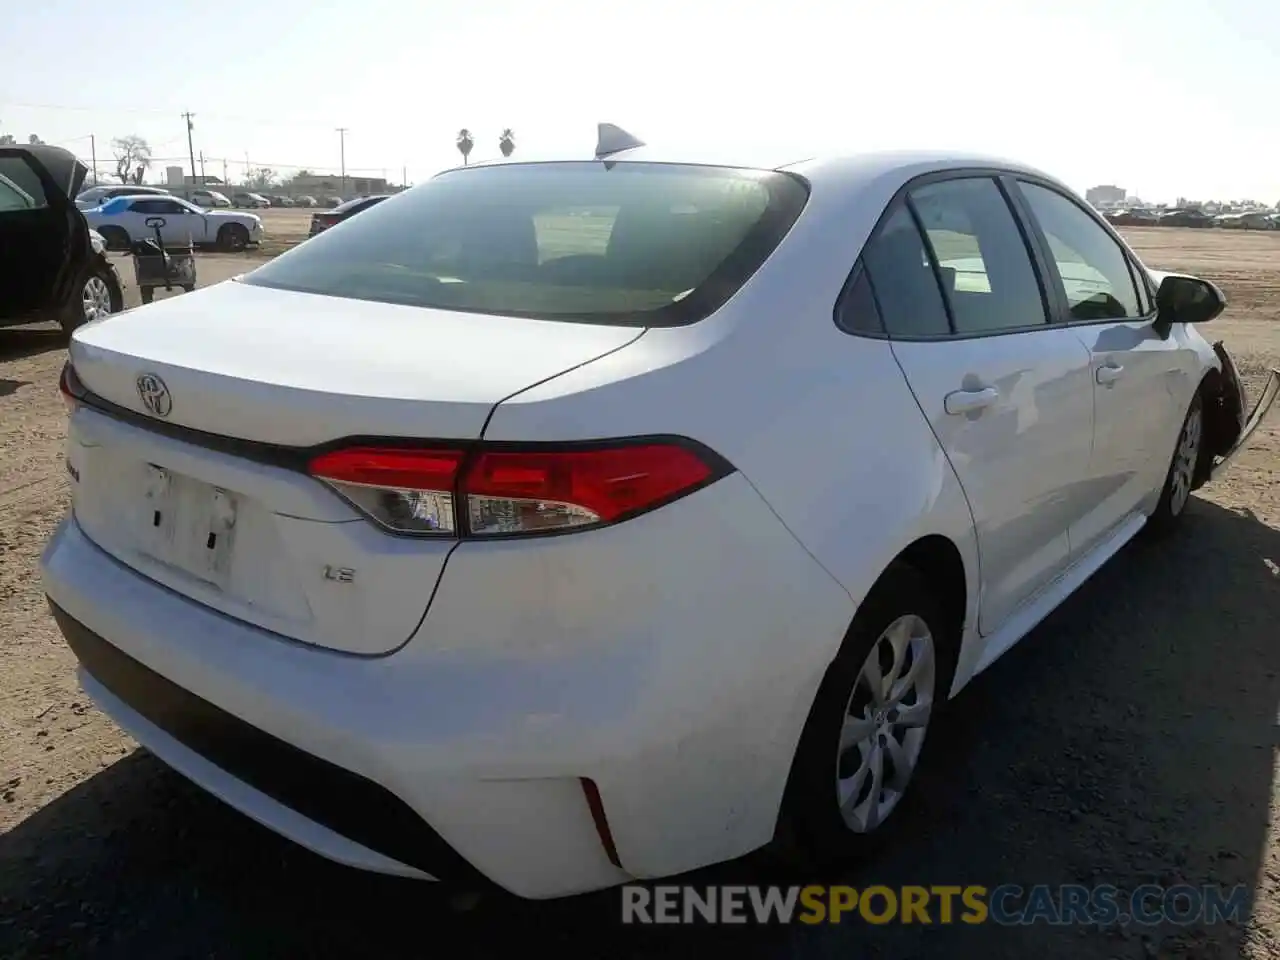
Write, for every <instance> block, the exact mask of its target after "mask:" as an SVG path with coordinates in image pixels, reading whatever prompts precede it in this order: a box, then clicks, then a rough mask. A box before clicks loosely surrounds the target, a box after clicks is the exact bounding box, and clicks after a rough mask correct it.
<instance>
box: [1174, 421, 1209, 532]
mask: <svg viewBox="0 0 1280 960" xmlns="http://www.w3.org/2000/svg"><path fill="white" fill-rule="evenodd" d="M1200 425H1201V420H1200V411H1199V410H1192V411H1191V412H1190V413H1189V414H1187V422H1186V423H1184V424H1183V425H1182V434H1181V435H1180V436H1179V437H1178V449H1177V450H1176V451H1175V452H1174V454H1173V474H1172V476H1171V477H1170V487H1169V512H1170V513H1173V514H1179V513H1181V512H1182V509H1183V508H1184V507H1185V506H1186V505H1187V501H1188V500H1189V499H1190V498H1191V482H1192V481H1193V480H1194V479H1195V474H1196V462H1197V461H1198V460H1199V459H1200Z"/></svg>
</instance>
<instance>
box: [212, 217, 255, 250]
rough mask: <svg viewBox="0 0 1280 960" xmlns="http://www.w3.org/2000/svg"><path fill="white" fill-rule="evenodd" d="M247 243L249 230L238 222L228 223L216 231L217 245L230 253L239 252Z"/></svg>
mask: <svg viewBox="0 0 1280 960" xmlns="http://www.w3.org/2000/svg"><path fill="white" fill-rule="evenodd" d="M248 245H249V231H248V230H246V229H245V228H244V227H242V226H240V224H238V223H228V224H227V225H226V226H224V227H223V228H222V229H221V230H219V231H218V246H219V247H221V248H222V249H223V250H227V251H229V252H231V253H239V252H240V251H241V250H243V249H244V248H245V247H247V246H248Z"/></svg>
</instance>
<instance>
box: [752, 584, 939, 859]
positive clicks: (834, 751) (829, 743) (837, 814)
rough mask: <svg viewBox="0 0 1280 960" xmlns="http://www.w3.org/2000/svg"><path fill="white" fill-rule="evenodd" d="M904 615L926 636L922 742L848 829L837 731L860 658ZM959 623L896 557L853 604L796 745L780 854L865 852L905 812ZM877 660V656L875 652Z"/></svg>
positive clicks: (925, 756) (803, 855)
mask: <svg viewBox="0 0 1280 960" xmlns="http://www.w3.org/2000/svg"><path fill="white" fill-rule="evenodd" d="M906 616H914V617H918V618H920V620H922V621H923V622H924V624H926V625H927V628H928V632H929V633H930V634H931V636H932V638H933V643H932V648H933V655H934V656H933V664H934V667H933V673H934V681H933V694H932V701H931V706H930V710H931V714H930V722H929V723H928V725H927V726H926V727H925V728H924V742H923V745H922V746H921V748H920V750H919V753H918V759H917V761H916V763H915V765H914V767H913V772H912V774H911V777H910V779H909V780H908V781H907V783H906V785H905V788H904V789H903V790H902V791H901V792H900V799H899V801H898V802H897V804H896V805H895V806H894V807H893V808H892V809H891V810H890V811H889V812H888V813H887V814H886V815H885V817H884V819H883V820H882V821H881V822H880V823H879V825H878V826H876V827H875V828H874V829H871V830H868V831H865V832H856V831H855V830H853V829H852V828H851V827H850V826H849V825H848V824H847V823H846V822H845V819H844V816H843V815H842V813H841V810H840V804H839V800H838V797H837V788H836V781H837V776H838V771H840V770H841V769H847V768H842V762H843V761H842V759H841V754H840V740H841V732H842V729H843V726H844V724H845V719H846V717H847V716H848V715H849V711H850V707H851V697H852V696H853V695H854V694H855V691H856V690H857V689H858V685H859V678H860V675H861V673H862V668H863V665H864V663H865V662H866V661H867V660H868V658H869V656H870V654H871V653H872V651H873V649H877V648H879V649H880V652H881V653H883V652H884V649H883V648H884V644H887V643H888V641H887V640H883V639H882V638H883V635H884V633H885V630H886V629H887V628H888V627H889V626H890V625H891V624H894V623H895V622H896V621H898V620H900V619H901V618H903V617H906ZM960 629H961V625H960V624H952V623H948V622H947V618H946V617H945V615H944V613H943V609H942V607H941V605H940V604H939V603H938V600H937V591H936V590H933V589H931V588H930V585H929V582H928V580H927V579H926V578H925V577H924V576H923V575H922V574H921V573H920V572H919V571H918V570H917V569H916V568H915V567H913V566H910V565H909V564H906V563H902V562H898V563H895V564H894V565H893V566H891V567H890V568H889V569H888V570H887V571H886V572H885V573H884V575H883V576H882V577H881V578H880V580H879V582H878V583H877V584H876V586H875V587H874V588H873V589H872V591H871V593H870V594H869V595H868V596H867V598H866V599H865V600H864V601H863V603H862V606H861V607H860V608H859V609H858V612H857V614H856V616H855V617H854V619H853V623H852V624H851V625H850V627H849V631H848V633H847V634H846V635H845V639H844V643H843V644H842V645H841V648H840V652H839V653H838V654H837V655H836V658H835V660H834V661H833V662H832V664H831V666H830V667H828V668H827V672H826V675H825V676H824V677H823V680H822V683H821V685H820V686H819V688H818V693H817V696H816V697H815V698H814V702H813V706H812V708H811V709H810V711H809V718H808V720H807V721H806V723H805V728H804V732H803V734H802V735H801V738H800V744H799V746H798V748H797V749H796V755H795V759H794V760H793V761H792V767H791V775H790V778H789V780H788V783H787V789H786V794H785V797H784V800H783V805H782V812H781V815H780V817H779V825H778V826H779V829H778V834H777V838H776V840H775V843H774V848H773V849H774V853H776V854H780V855H781V857H782V859H783V860H784V861H785V862H787V863H788V864H790V865H791V866H802V867H805V868H818V867H821V866H824V865H827V864H831V863H834V862H838V861H840V860H844V859H847V858H851V857H860V856H865V855H867V854H869V853H871V852H872V851H873V850H874V849H875V848H877V847H879V846H880V845H881V844H883V843H884V842H885V841H886V840H888V839H889V838H890V837H891V836H892V835H893V834H894V833H896V832H897V831H898V829H899V825H900V824H901V823H902V822H903V821H904V820H906V819H909V813H910V811H909V810H906V809H904V803H905V804H906V805H907V806H909V805H910V803H911V799H912V796H911V786H912V784H913V783H916V782H918V781H919V779H920V769H921V767H922V766H923V765H925V764H927V763H928V762H929V758H930V753H931V751H930V749H929V748H930V746H931V742H932V741H936V740H937V739H938V738H937V737H936V736H930V733H931V731H933V730H934V729H935V728H936V725H937V722H938V720H937V714H938V711H939V710H940V709H941V708H942V707H943V706H944V704H945V701H946V698H947V695H948V694H949V693H950V690H951V682H952V678H953V677H954V676H955V657H956V650H957V648H958V638H959V633H960ZM880 662H881V663H882V664H883V662H884V661H883V658H881V661H880ZM905 669H906V668H905V667H904V670H905ZM879 742H881V743H883V742H884V741H883V739H881V740H880V741H879ZM899 742H900V741H899ZM850 755H851V754H849V755H846V756H850ZM885 756H887V754H885ZM888 769H889V768H886V771H887V770H888Z"/></svg>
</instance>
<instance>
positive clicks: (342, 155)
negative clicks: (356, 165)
mask: <svg viewBox="0 0 1280 960" xmlns="http://www.w3.org/2000/svg"><path fill="white" fill-rule="evenodd" d="M338 159H339V162H340V163H341V164H342V196H343V198H344V199H345V198H346V196H347V128H346V127H339V128H338Z"/></svg>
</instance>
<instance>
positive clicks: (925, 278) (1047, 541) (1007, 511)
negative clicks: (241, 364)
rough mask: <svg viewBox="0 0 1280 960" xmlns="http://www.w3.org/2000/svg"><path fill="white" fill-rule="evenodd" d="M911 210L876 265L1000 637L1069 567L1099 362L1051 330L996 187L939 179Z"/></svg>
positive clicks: (915, 195)
mask: <svg viewBox="0 0 1280 960" xmlns="http://www.w3.org/2000/svg"><path fill="white" fill-rule="evenodd" d="M909 202H910V204H911V206H912V208H913V210H914V216H913V213H912V210H909V209H908V208H907V207H906V206H903V207H900V208H899V209H898V210H897V211H896V212H894V213H893V214H892V216H891V217H890V219H889V221H888V222H886V224H885V226H884V228H883V230H882V232H881V234H880V235H879V236H878V237H877V238H875V239H874V240H873V241H872V243H871V244H869V245H868V248H867V250H866V252H865V253H864V264H865V266H866V268H867V270H868V273H869V278H870V280H871V283H872V286H873V287H874V292H875V295H876V298H877V301H878V302H879V304H880V307H881V312H882V314H883V315H884V323H885V325H886V328H887V329H888V332H889V335H890V337H891V339H892V343H893V352H894V355H895V357H896V358H897V360H898V363H899V364H900V365H901V367H902V370H903V372H904V374H905V375H906V378H907V381H908V383H909V384H910V386H911V389H912V391H913V392H914V393H915V396H916V399H917V401H918V402H919V403H920V407H921V409H922V410H923V412H924V414H925V416H926V417H927V418H928V420H929V423H930V424H931V426H932V428H933V431H934V434H935V435H936V436H937V438H938V440H939V442H940V443H941V445H942V447H943V449H944V450H945V451H946V454H947V456H948V457H949V459H950V461H951V464H952V466H953V468H954V469H955V471H956V475H957V477H958V478H959V480H960V484H961V486H962V487H963V488H964V492H965V495H966V497H967V498H968V500H969V505H970V509H971V510H972V513H973V519H974V524H975V529H976V533H977V539H978V550H979V562H980V576H981V583H980V585H979V588H980V599H979V611H978V613H979V617H978V619H979V628H980V630H981V632H982V633H984V634H990V633H992V632H994V631H995V630H997V629H999V627H1000V626H1001V625H1002V624H1003V623H1004V622H1005V621H1006V620H1007V619H1008V618H1009V616H1010V615H1011V614H1012V613H1013V612H1014V611H1016V610H1017V609H1018V608H1019V607H1020V606H1021V605H1022V604H1024V603H1026V602H1027V601H1028V600H1029V599H1031V598H1032V597H1033V596H1034V595H1035V594H1036V592H1037V591H1039V590H1040V589H1042V588H1043V587H1044V586H1045V585H1046V584H1048V583H1049V582H1050V581H1052V580H1053V579H1054V578H1055V577H1056V576H1058V575H1060V574H1061V573H1062V572H1063V570H1065V568H1066V567H1067V565H1068V563H1069V561H1070V545H1069V541H1068V538H1067V530H1068V529H1069V527H1070V526H1071V524H1072V523H1073V522H1074V521H1075V520H1076V519H1077V512H1078V511H1079V509H1080V506H1081V503H1080V496H1079V490H1078V484H1079V483H1080V482H1081V481H1082V480H1083V479H1084V475H1085V471H1086V470H1087V467H1088V463H1089V448H1090V444H1091V440H1092V430H1093V419H1092V418H1093V397H1092V385H1091V382H1090V372H1089V354H1088V351H1087V350H1085V349H1084V347H1083V345H1082V344H1081V343H1080V340H1079V339H1078V338H1077V337H1076V336H1075V335H1074V334H1073V333H1072V331H1071V330H1069V329H1067V328H1064V327H1056V326H1053V325H1050V324H1049V323H1048V312H1047V307H1046V304H1047V300H1046V298H1045V296H1044V294H1043V292H1042V290H1041V285H1040V283H1039V280H1038V278H1037V273H1036V270H1035V269H1034V268H1033V266H1032V260H1031V257H1030V254H1029V253H1028V247H1027V243H1026V241H1025V239H1024V237H1023V234H1022V232H1021V230H1020V229H1019V226H1018V223H1017V221H1016V220H1015V218H1014V216H1013V213H1012V212H1011V209H1010V207H1009V204H1008V201H1007V198H1006V196H1005V193H1004V190H1003V188H1002V187H1001V186H1000V185H999V184H998V182H997V181H996V180H995V179H993V178H990V177H965V178H955V179H945V180H939V181H934V182H930V183H927V184H925V185H924V186H921V187H917V188H916V189H914V190H912V191H911V193H910V195H909ZM917 224H918V225H919V227H921V228H923V230H924V237H925V238H926V239H927V244H926V243H924V242H922V238H921V235H920V231H919V229H918V228H917Z"/></svg>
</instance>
